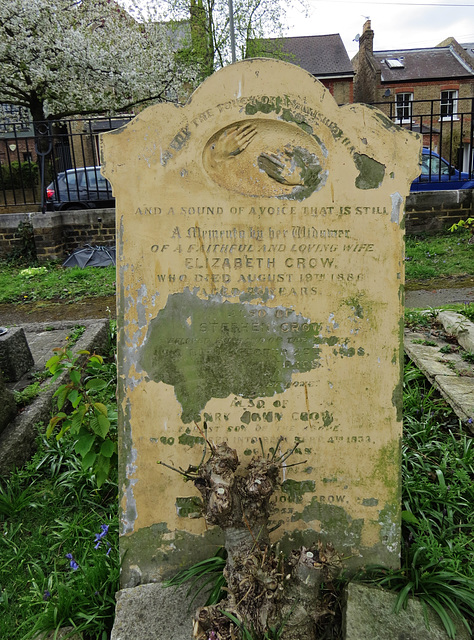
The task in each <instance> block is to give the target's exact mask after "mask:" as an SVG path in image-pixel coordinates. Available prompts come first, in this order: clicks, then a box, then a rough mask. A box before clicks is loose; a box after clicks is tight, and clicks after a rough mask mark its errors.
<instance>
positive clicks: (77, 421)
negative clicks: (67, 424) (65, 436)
mask: <svg viewBox="0 0 474 640" xmlns="http://www.w3.org/2000/svg"><path fill="white" fill-rule="evenodd" d="M86 411H87V408H86V407H85V406H84V405H83V406H82V407H79V409H78V410H77V411H76V412H75V413H74V415H73V416H72V419H71V432H72V433H77V432H78V431H79V429H80V427H81V425H82V423H83V421H84V416H85V414H86Z"/></svg>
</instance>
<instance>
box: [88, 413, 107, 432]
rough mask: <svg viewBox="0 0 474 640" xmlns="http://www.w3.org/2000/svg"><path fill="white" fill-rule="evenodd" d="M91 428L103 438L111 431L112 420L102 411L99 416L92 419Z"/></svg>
mask: <svg viewBox="0 0 474 640" xmlns="http://www.w3.org/2000/svg"><path fill="white" fill-rule="evenodd" d="M91 429H92V431H93V432H94V433H96V434H97V435H98V436H100V437H101V438H105V436H106V435H107V434H108V433H109V429H110V420H109V419H108V418H106V417H105V416H103V415H102V414H101V413H100V414H99V415H98V416H96V417H94V418H92V419H91Z"/></svg>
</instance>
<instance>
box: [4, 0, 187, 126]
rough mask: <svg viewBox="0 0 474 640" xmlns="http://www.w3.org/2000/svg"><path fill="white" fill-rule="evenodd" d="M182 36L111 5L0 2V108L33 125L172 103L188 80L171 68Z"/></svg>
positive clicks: (60, 0) (94, 0) (68, 0)
mask: <svg viewBox="0 0 474 640" xmlns="http://www.w3.org/2000/svg"><path fill="white" fill-rule="evenodd" d="M188 31H189V29H187V28H186V25H179V24H178V25H173V24H163V23H152V22H140V21H137V20H135V19H134V18H133V17H132V16H131V15H130V14H129V13H127V12H126V11H125V10H124V9H123V8H122V7H120V5H118V4H116V3H115V2H114V1H113V0H82V1H81V0H8V1H4V2H0V103H3V104H12V105H18V106H19V107H25V108H27V109H29V111H30V113H31V114H32V117H33V119H34V120H35V121H39V120H43V119H45V118H46V117H49V118H55V119H56V118H63V117H66V116H70V115H86V114H92V113H96V114H97V113H116V112H118V111H122V112H123V111H124V110H127V109H130V108H131V107H132V106H133V105H137V104H145V103H146V102H147V101H153V102H156V101H160V100H170V99H171V100H173V99H177V98H178V97H179V96H180V95H181V96H183V95H184V93H185V92H186V89H188V90H189V88H190V86H191V85H192V83H193V80H194V75H195V74H194V72H193V70H192V69H190V68H189V66H188V67H187V68H186V67H184V66H181V67H180V66H179V65H178V63H177V60H178V58H177V56H176V52H177V49H179V48H180V47H182V46H185V44H186V43H185V39H186V34H187V32H188ZM176 32H177V33H178V34H179V35H178V36H176Z"/></svg>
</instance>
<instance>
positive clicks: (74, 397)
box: [67, 389, 82, 409]
mask: <svg viewBox="0 0 474 640" xmlns="http://www.w3.org/2000/svg"><path fill="white" fill-rule="evenodd" d="M67 399H68V400H69V402H70V403H71V404H72V406H73V408H74V409H76V408H77V406H78V405H79V403H80V402H81V400H82V395H80V394H79V391H78V390H77V389H73V390H72V391H71V392H70V393H69V394H68V396H67Z"/></svg>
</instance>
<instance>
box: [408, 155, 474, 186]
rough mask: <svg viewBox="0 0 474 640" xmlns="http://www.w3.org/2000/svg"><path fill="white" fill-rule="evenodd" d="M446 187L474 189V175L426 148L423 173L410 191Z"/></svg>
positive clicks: (422, 164)
mask: <svg viewBox="0 0 474 640" xmlns="http://www.w3.org/2000/svg"><path fill="white" fill-rule="evenodd" d="M445 189H474V175H473V176H472V177H471V178H470V177H469V174H468V173H464V172H461V171H458V170H457V169H455V168H454V167H453V166H451V165H450V164H449V162H447V161H446V160H445V159H444V158H442V157H441V156H440V155H438V154H437V153H435V152H434V151H430V150H429V149H426V148H424V149H423V153H422V160H421V175H419V176H418V178H416V180H414V181H413V182H412V185H411V188H410V191H438V190H439V191H441V190H445Z"/></svg>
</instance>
